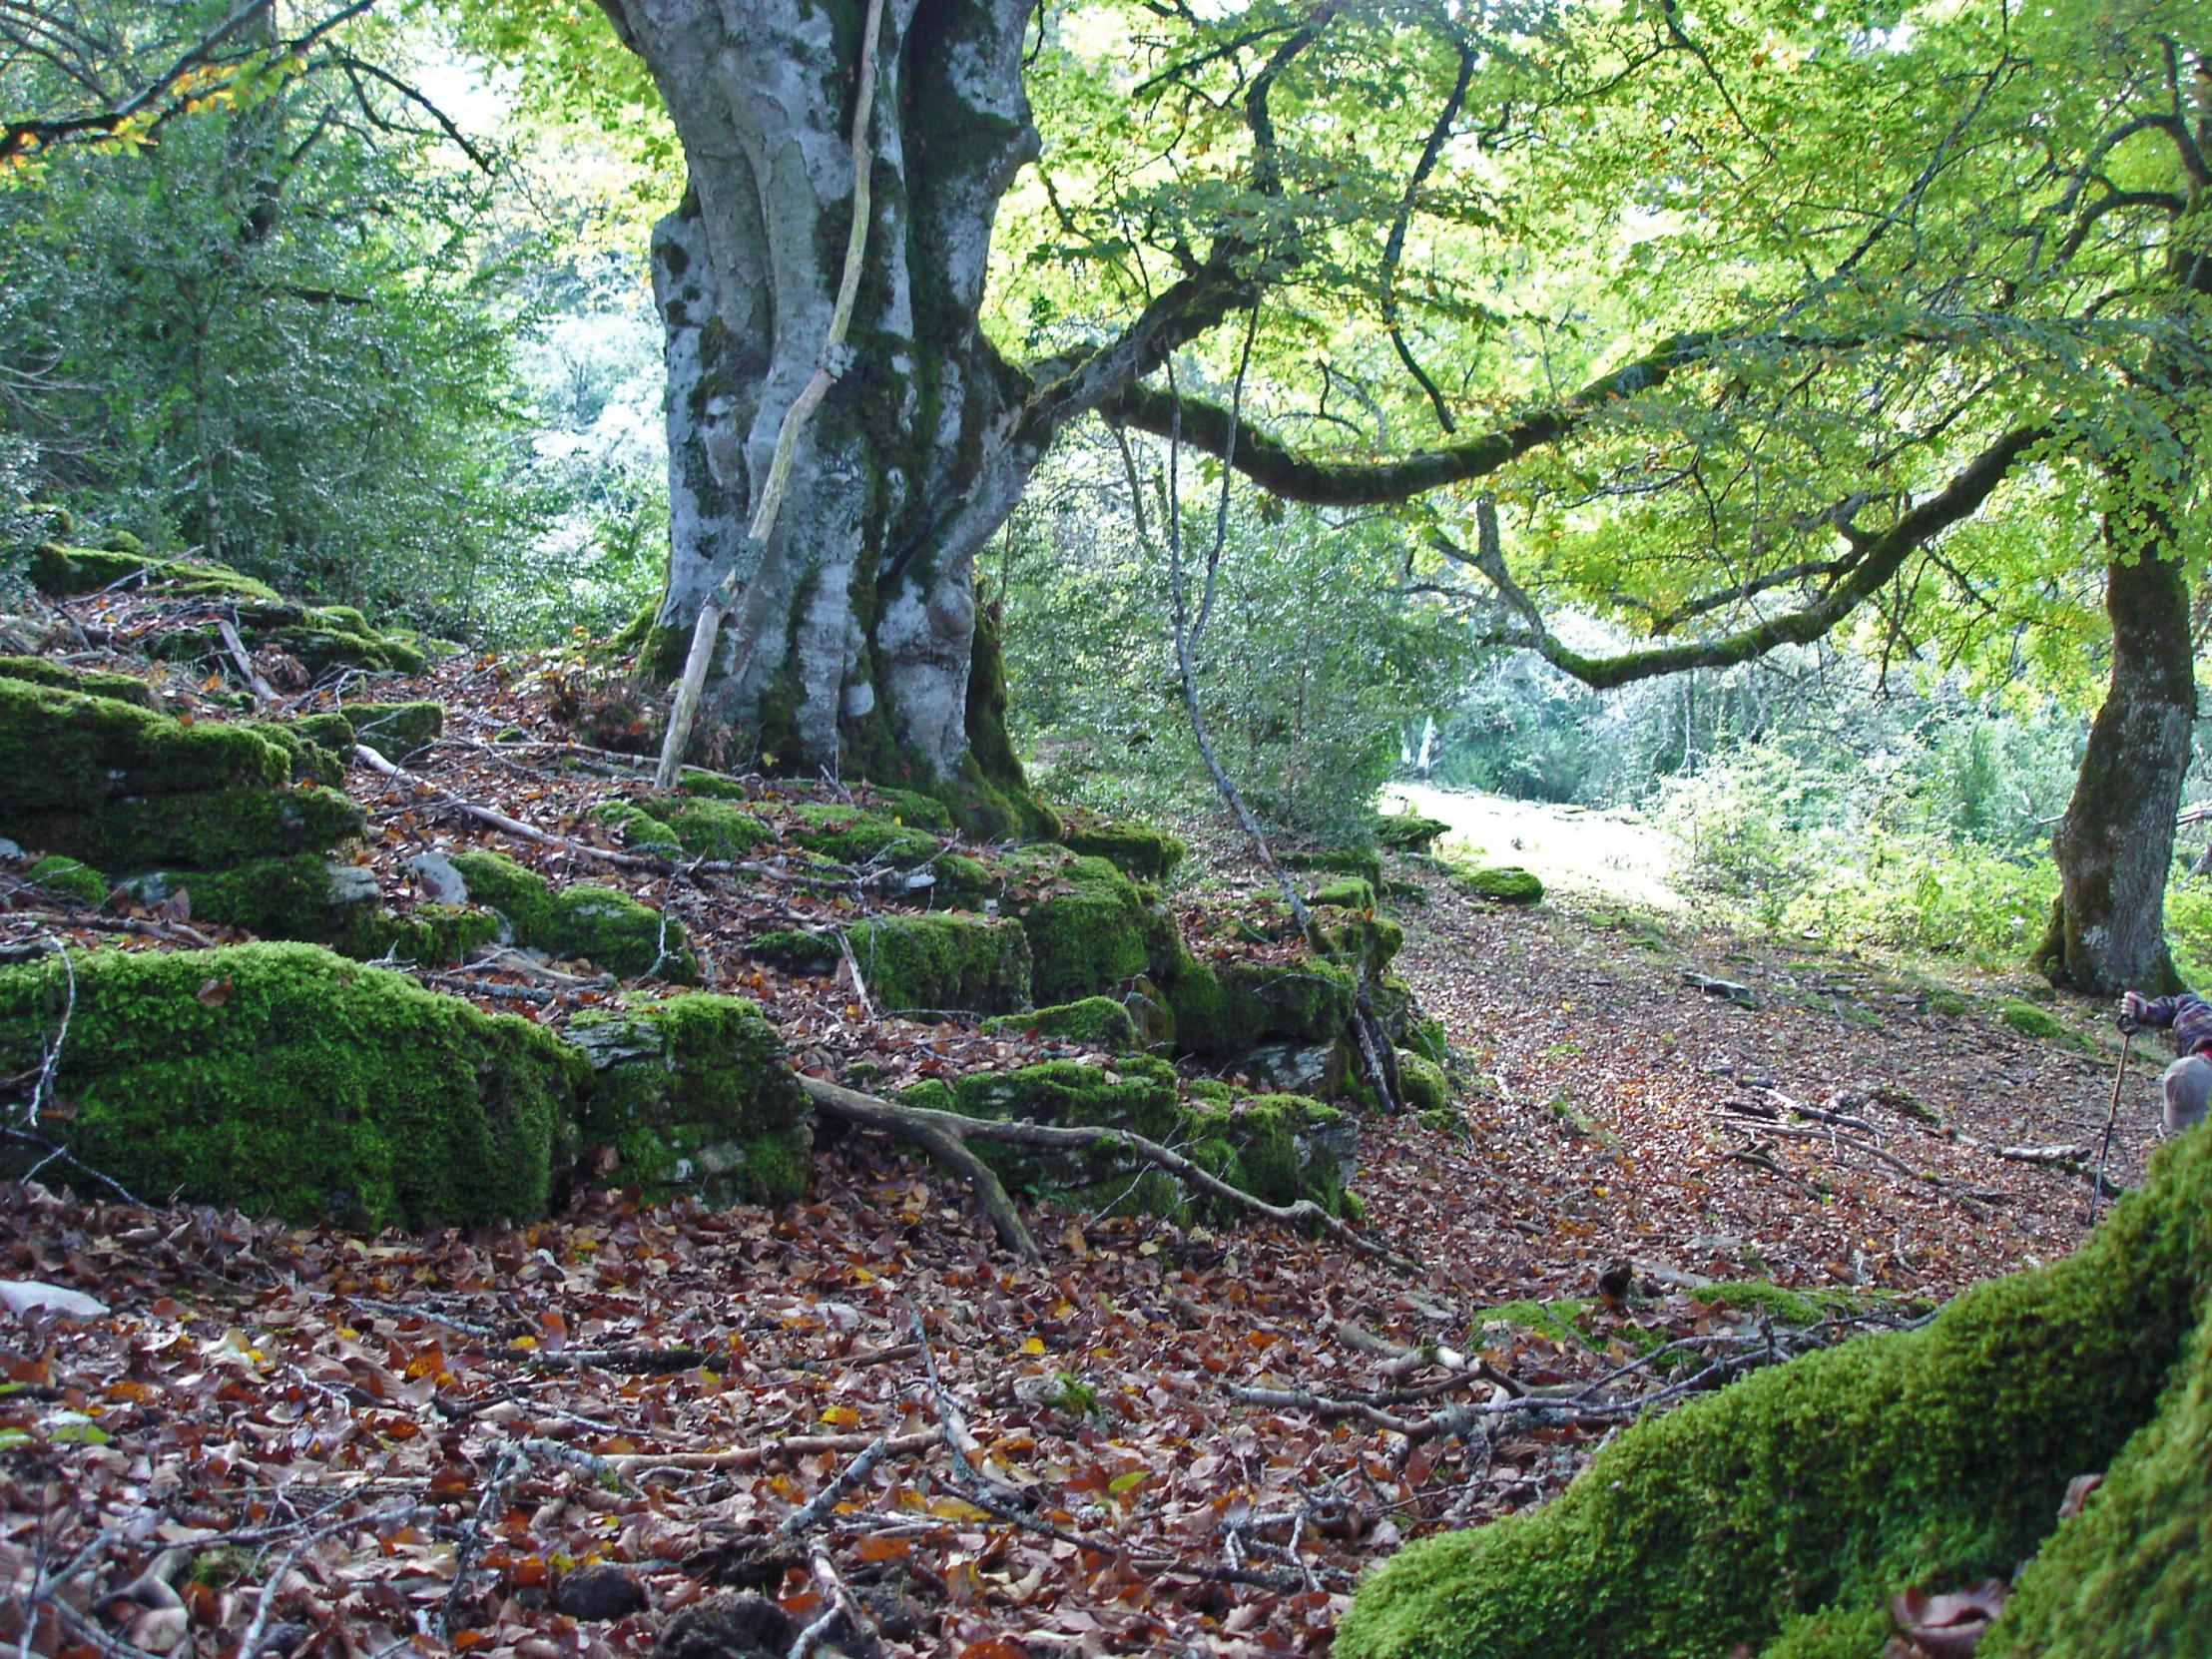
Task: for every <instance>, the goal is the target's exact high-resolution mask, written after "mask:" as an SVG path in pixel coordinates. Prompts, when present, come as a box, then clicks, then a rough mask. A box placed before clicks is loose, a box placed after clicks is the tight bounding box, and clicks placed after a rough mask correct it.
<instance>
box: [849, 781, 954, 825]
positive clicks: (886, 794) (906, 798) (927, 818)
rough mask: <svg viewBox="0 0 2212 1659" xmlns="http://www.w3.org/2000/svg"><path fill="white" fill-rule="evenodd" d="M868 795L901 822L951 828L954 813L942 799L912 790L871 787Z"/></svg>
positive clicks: (883, 810) (879, 806) (881, 809)
mask: <svg viewBox="0 0 2212 1659" xmlns="http://www.w3.org/2000/svg"><path fill="white" fill-rule="evenodd" d="M868 795H869V796H870V798H871V799H872V800H873V801H874V802H875V804H876V806H877V808H878V809H879V810H880V811H882V812H883V813H886V814H888V815H889V816H890V817H892V818H894V819H896V820H897V821H898V822H899V823H901V824H908V825H915V826H918V827H919V828H921V829H923V830H951V829H952V827H953V825H952V813H951V810H950V809H949V808H947V807H946V806H945V804H944V803H943V802H941V801H938V800H936V799H934V798H933V797H930V796H926V795H917V794H915V793H914V792H913V791H912V790H886V789H871V790H869V791H868Z"/></svg>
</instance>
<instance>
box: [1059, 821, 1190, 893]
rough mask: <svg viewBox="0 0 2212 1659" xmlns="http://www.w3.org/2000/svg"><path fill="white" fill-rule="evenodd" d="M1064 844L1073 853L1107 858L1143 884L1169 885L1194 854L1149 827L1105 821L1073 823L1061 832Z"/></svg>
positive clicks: (1179, 839) (1177, 839)
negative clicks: (1158, 882)
mask: <svg viewBox="0 0 2212 1659" xmlns="http://www.w3.org/2000/svg"><path fill="white" fill-rule="evenodd" d="M1060 844H1061V845H1062V846H1065V847H1066V848H1067V849H1068V850H1069V851H1070V852H1079V853H1082V854H1084V855H1086V856H1089V857H1093V858H1104V859H1105V860H1106V861H1107V862H1108V863H1110V864H1112V865H1113V866H1114V867H1115V868H1116V869H1118V870H1120V871H1121V872H1122V873H1123V874H1125V875H1134V876H1136V877H1137V878H1138V879H1139V880H1143V881H1165V880H1166V879H1167V878H1168V877H1169V876H1171V875H1173V874H1174V873H1175V871H1176V868H1177V866H1179V865H1180V864H1181V863H1182V862H1183V859H1184V858H1185V857H1186V856H1187V855H1188V854H1189V852H1190V847H1189V846H1187V845H1186V844H1185V843H1184V842H1183V841H1182V839H1181V838H1179V837H1178V836H1175V835H1170V834H1167V833H1165V832H1164V831H1162V830H1155V829H1153V828H1152V826H1151V825H1149V824H1135V823H1128V822H1123V821H1119V820H1103V819H1091V820H1082V821H1073V822H1070V823H1069V824H1068V825H1067V826H1066V827H1065V828H1064V829H1063V830H1061V832H1060Z"/></svg>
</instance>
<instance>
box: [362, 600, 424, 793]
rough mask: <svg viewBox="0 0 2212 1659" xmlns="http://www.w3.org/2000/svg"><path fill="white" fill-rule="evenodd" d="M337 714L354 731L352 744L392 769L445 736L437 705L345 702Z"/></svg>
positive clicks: (402, 764)
mask: <svg viewBox="0 0 2212 1659" xmlns="http://www.w3.org/2000/svg"><path fill="white" fill-rule="evenodd" d="M351 614H352V615H354V616H358V615H359V614H360V613H359V612H358V611H355V612H353V613H351ZM338 713H339V714H340V715H341V716H343V717H344V720H345V723H346V725H348V726H349V727H351V728H352V729H353V741H354V742H355V743H357V744H359V745H360V746H361V747H362V748H363V749H373V750H375V751H376V753H377V754H379V755H381V756H383V758H384V759H385V760H387V761H389V762H391V763H392V764H393V765H394V766H404V765H405V764H406V763H407V762H408V761H409V760H410V759H411V758H413V757H414V756H415V755H418V754H420V753H421V752H422V751H423V750H425V749H428V748H429V747H430V746H431V745H432V744H434V743H436V742H437V741H438V739H440V738H441V737H443V736H444V735H445V707H444V705H443V704H439V703H432V702H429V701H423V702H418V703H346V704H342V705H340V706H339V708H338Z"/></svg>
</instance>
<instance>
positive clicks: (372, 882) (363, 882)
mask: <svg viewBox="0 0 2212 1659" xmlns="http://www.w3.org/2000/svg"><path fill="white" fill-rule="evenodd" d="M323 868H324V870H325V871H326V872H327V873H328V875H329V881H330V886H329V891H328V897H329V900H330V902H331V903H332V904H373V903H375V902H376V900H377V899H379V898H381V897H382V896H383V889H382V888H381V887H380V886H378V885H377V883H376V872H375V871H374V870H372V869H370V868H368V867H367V866H366V865H364V864H325V865H323Z"/></svg>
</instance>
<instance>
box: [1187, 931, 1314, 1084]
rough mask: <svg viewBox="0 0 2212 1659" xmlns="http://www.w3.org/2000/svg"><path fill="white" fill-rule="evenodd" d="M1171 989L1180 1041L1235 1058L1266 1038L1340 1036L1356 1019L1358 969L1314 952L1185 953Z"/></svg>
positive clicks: (1205, 1054) (1191, 1049) (1193, 1050)
mask: <svg viewBox="0 0 2212 1659" xmlns="http://www.w3.org/2000/svg"><path fill="white" fill-rule="evenodd" d="M1164 988H1165V990H1166V992H1167V997H1168V1002H1169V1004H1170V1006H1172V1007H1173V1008H1174V1010H1175V1041H1176V1046H1177V1047H1178V1048H1179V1049H1181V1050H1182V1051H1183V1052H1184V1053H1187V1054H1196V1055H1199V1056H1200V1057H1202V1058H1205V1059H1212V1060H1234V1059H1236V1058H1237V1057H1238V1056H1239V1055H1241V1054H1244V1053H1246V1052H1248V1051H1249V1050H1250V1049H1252V1048H1253V1047H1254V1046H1255V1045H1257V1044H1258V1043H1259V1042H1260V1041H1261V1039H1263V1038H1265V1037H1277V1038H1285V1039H1293V1040H1302V1041H1305V1042H1334V1041H1335V1040H1337V1038H1338V1037H1340V1036H1341V1035H1342V1034H1343V1033H1344V1031H1345V1028H1346V1027H1347V1026H1348V1025H1349V1024H1350V1023H1351V1020H1352V1009H1353V996H1354V984H1353V976H1352V973H1351V970H1350V969H1348V968H1345V967H1343V966H1340V965H1339V964H1338V963H1335V962H1331V961H1325V960H1321V959H1318V958H1315V957H1311V956H1308V957H1301V958H1297V959H1294V960H1292V961H1288V962H1255V961H1249V960H1245V959H1243V958H1238V957H1230V958H1227V959H1225V960H1221V961H1218V962H1200V961H1194V960H1190V959H1188V958H1186V960H1185V961H1184V962H1183V963H1182V964H1180V965H1179V968H1178V971H1177V972H1176V973H1175V975H1174V977H1173V979H1172V980H1171V981H1170V982H1169V983H1168V984H1167V985H1166V986H1165V987H1164Z"/></svg>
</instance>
